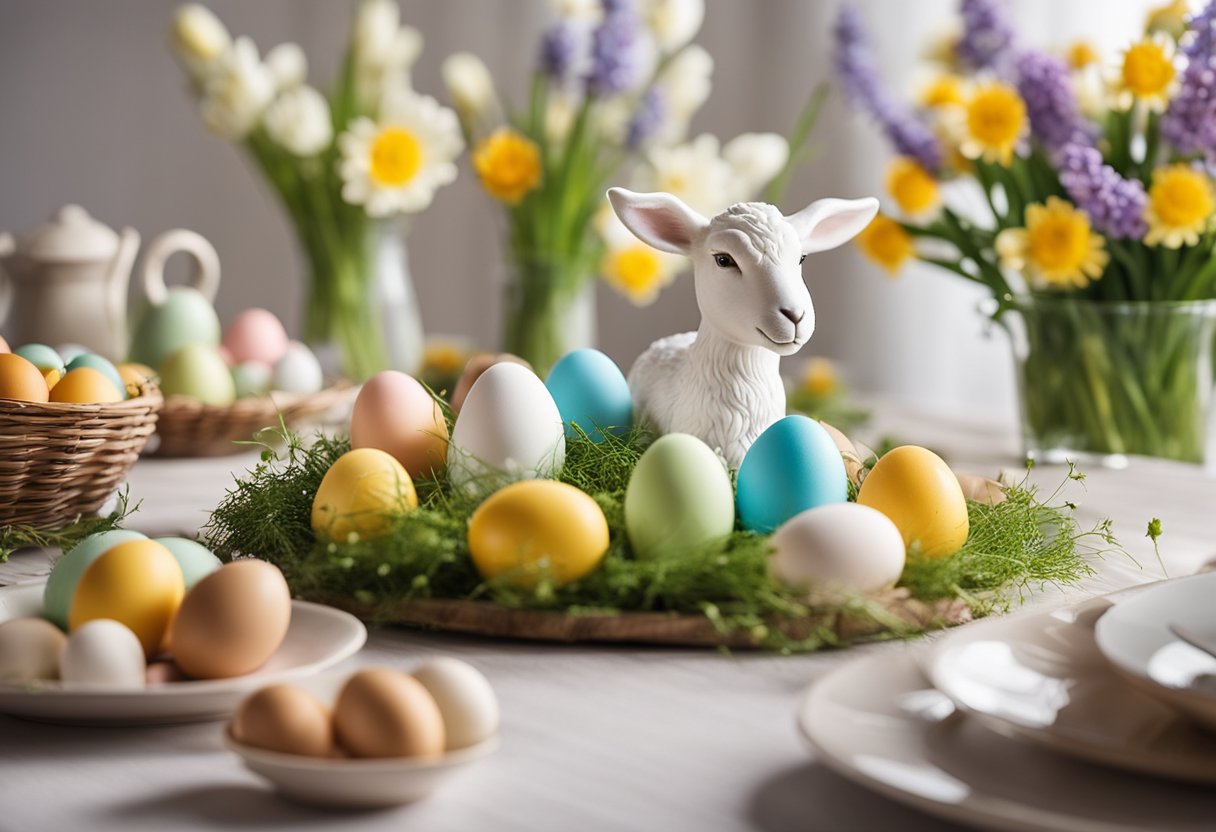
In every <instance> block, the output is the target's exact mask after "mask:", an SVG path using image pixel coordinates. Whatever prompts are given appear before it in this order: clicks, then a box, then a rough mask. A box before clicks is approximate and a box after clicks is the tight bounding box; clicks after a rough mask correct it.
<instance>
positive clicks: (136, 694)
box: [0, 581, 367, 725]
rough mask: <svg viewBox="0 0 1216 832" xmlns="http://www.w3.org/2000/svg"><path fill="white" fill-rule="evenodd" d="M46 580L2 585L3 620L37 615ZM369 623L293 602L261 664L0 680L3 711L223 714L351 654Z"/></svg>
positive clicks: (85, 720)
mask: <svg viewBox="0 0 1216 832" xmlns="http://www.w3.org/2000/svg"><path fill="white" fill-rule="evenodd" d="M45 586H46V582H45V581H42V582H39V583H31V584H22V585H20V586H11V587H4V588H0V621H7V620H8V619H10V618H22V617H26V616H37V615H41V614H42V592H43V588H44V587H45ZM365 641H367V629H366V628H365V627H364V626H363V623H362V622H360V621H359V619H357V618H355V617H354V616H353V615H350V614H349V613H345V612H342V611H341V610H335V609H333V608H331V607H324V606H321V605H320V604H310V603H308V602H307V601H292V602H291V626H290V627H289V628H288V630H287V635H286V637H285V638H284V639H283V643H282V644H281V645H279V649H278V650H277V651H275V653H274V655H273V656H271V657H270V659H269V660H268V661H267V662H266V664H265V665H263V666H262V667H260V668H258V669H257V670H255V671H254V672H253V673H249V674H246V675H245V676H238V677H236V678H233V679H214V680H207V681H197V682H174V683H170V684H165V685H157V686H154V687H149V688H147V689H146V690H134V691H114V690H104V689H92V690H90V689H89V688H86V687H79V686H71V687H69V686H65V685H63V684H62V683H60V682H38V683H30V684H13V683H4V682H0V713H6V714H11V715H13V716H20V717H26V718H28V719H37V720H43V721H47V722H67V723H74V724H112V725H113V724H139V723H145V724H165V723H173V722H203V721H206V720H211V719H220V718H223V717H226V716H228V715H229V714H231V713H232V711H233V710H235V708H236V706H237V704H238V703H239V702H240V701H241V699H243V698H244V697H245V695H246V694H248V693H249V692H250V691H252V690H254V689H255V688H260V687H262V686H263V685H269V684H273V683H276V682H286V681H291V680H295V679H300V678H303V677H307V676H311V675H312V674H315V673H318V672H320V671H321V670H324V669H325V668H327V667H330V666H331V665H334V664H336V663H338V662H340V661H342V660H343V659H345V658H347V657H349V656H352V655H354V654H355V653H357V652H358V651H359V648H360V647H362V646H363V643H364V642H365Z"/></svg>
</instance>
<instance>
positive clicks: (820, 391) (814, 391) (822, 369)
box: [799, 358, 840, 396]
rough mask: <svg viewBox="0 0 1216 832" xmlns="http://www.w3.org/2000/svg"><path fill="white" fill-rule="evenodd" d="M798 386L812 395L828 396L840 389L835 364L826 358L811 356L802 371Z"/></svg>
mask: <svg viewBox="0 0 1216 832" xmlns="http://www.w3.org/2000/svg"><path fill="white" fill-rule="evenodd" d="M799 387H800V388H801V389H802V390H803V392H806V393H810V394H811V395H812V396H830V395H832V394H833V393H835V392H836V391H837V390H838V389H840V375H839V374H838V373H837V372H836V365H835V364H833V363H832V361H831V360H830V359H827V358H812V359H811V360H810V361H808V362H807V363H806V367H805V368H804V369H803V371H802V379H801V381H800V382H799Z"/></svg>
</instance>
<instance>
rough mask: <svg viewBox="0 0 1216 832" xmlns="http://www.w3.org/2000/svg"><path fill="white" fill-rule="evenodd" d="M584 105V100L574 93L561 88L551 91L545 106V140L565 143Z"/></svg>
mask: <svg viewBox="0 0 1216 832" xmlns="http://www.w3.org/2000/svg"><path fill="white" fill-rule="evenodd" d="M582 103H583V100H582V98H580V97H579V96H577V95H575V94H574V93H572V92H568V91H566V90H562V89H560V88H556V89H553V90H551V91H550V92H549V97H548V102H547V103H546V105H545V138H547V139H548V140H549V141H551V142H563V141H565V140H566V137H567V136H568V135H570V129H571V128H572V127H574V119H575V117H576V116H577V115H578V108H579V107H580V106H582Z"/></svg>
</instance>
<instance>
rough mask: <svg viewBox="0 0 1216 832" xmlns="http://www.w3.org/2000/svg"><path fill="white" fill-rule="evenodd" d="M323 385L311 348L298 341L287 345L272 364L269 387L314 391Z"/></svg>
mask: <svg viewBox="0 0 1216 832" xmlns="http://www.w3.org/2000/svg"><path fill="white" fill-rule="evenodd" d="M323 386H325V375H324V373H322V372H321V363H320V362H319V361H317V357H316V356H315V355H313V354H312V350H310V349H309V348H308V347H306V346H304V345H303V344H301V343H300V342H299V341H292V342H291V343H290V344H288V345H287V352H286V353H284V355H283V357H282V358H280V359H279V363H277V364H275V365H274V373H273V374H272V375H271V378H270V388H271V389H272V390H281V391H283V392H284V393H302V394H312V393H316V392H317V391H318V390H320V389H321V388H322V387H323Z"/></svg>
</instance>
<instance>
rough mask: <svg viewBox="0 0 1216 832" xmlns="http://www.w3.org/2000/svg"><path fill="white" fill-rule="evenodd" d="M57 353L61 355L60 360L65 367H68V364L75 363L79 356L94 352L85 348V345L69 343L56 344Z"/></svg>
mask: <svg viewBox="0 0 1216 832" xmlns="http://www.w3.org/2000/svg"><path fill="white" fill-rule="evenodd" d="M55 352H57V353H59V360H60V361H62V362H63V363H64V365H67V364H71V363H72V361H74V360H75V359H76V357H77V356H81V355H84V354H85V353H88V352H92V350H90V349H89V348H88V347H86V346H84V345H83V344H72V343H67V344H56V345H55Z"/></svg>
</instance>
